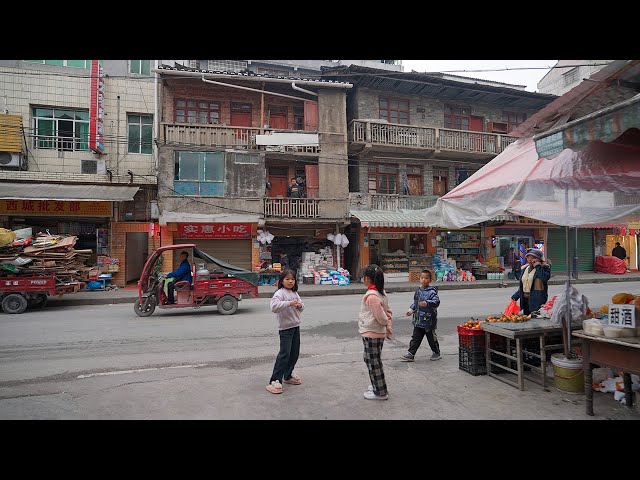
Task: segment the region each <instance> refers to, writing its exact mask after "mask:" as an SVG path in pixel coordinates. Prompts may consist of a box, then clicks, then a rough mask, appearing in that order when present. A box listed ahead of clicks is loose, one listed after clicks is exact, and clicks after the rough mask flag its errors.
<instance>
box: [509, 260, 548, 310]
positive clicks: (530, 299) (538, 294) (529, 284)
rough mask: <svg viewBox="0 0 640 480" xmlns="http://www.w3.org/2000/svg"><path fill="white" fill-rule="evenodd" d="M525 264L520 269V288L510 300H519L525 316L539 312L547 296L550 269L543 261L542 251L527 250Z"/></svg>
mask: <svg viewBox="0 0 640 480" xmlns="http://www.w3.org/2000/svg"><path fill="white" fill-rule="evenodd" d="M525 258H526V260H527V264H526V265H524V266H523V267H522V274H521V276H520V287H519V288H518V291H517V292H516V293H514V294H513V295H512V296H511V298H512V299H513V300H516V301H517V300H520V309H521V310H523V311H524V314H525V315H529V314H530V313H531V312H535V311H537V310H540V307H542V305H544V304H545V303H546V302H547V298H548V296H549V285H548V282H549V278H551V267H550V266H549V264H548V263H546V262H545V261H544V254H543V253H542V250H539V249H537V248H530V249H529V250H527V253H526V256H525Z"/></svg>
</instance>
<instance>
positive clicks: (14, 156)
mask: <svg viewBox="0 0 640 480" xmlns="http://www.w3.org/2000/svg"><path fill="white" fill-rule="evenodd" d="M21 163H22V154H21V153H15V152H0V167H15V168H18V167H20V165H21Z"/></svg>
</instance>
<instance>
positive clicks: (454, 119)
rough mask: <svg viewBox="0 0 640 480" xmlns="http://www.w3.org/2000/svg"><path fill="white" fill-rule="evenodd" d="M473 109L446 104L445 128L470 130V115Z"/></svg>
mask: <svg viewBox="0 0 640 480" xmlns="http://www.w3.org/2000/svg"><path fill="white" fill-rule="evenodd" d="M470 116H471V110H470V109H469V108H465V107H459V106H456V105H445V106H444V128H453V129H455V130H469V117H470Z"/></svg>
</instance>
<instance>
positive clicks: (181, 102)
mask: <svg viewBox="0 0 640 480" xmlns="http://www.w3.org/2000/svg"><path fill="white" fill-rule="evenodd" d="M175 119H176V123H202V124H205V125H209V124H218V123H220V102H211V101H209V100H186V99H176V107H175Z"/></svg>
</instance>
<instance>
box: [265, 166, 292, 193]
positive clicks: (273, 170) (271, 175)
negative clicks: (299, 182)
mask: <svg viewBox="0 0 640 480" xmlns="http://www.w3.org/2000/svg"><path fill="white" fill-rule="evenodd" d="M288 177H289V168H288V167H268V171H267V180H268V181H269V183H270V184H271V190H269V197H286V196H287V188H288V187H289V178H288Z"/></svg>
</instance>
